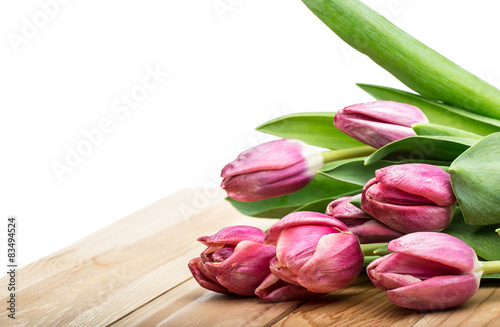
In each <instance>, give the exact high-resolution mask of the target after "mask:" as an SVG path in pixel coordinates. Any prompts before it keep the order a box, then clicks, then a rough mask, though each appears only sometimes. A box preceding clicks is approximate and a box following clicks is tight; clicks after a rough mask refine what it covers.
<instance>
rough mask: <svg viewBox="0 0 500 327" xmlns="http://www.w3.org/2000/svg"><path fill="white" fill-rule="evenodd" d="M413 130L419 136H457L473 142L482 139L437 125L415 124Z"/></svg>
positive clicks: (462, 131)
mask: <svg viewBox="0 0 500 327" xmlns="http://www.w3.org/2000/svg"><path fill="white" fill-rule="evenodd" d="M412 128H413V130H414V131H415V133H417V135H434V136H455V137H463V138H468V139H473V140H480V139H482V136H481V135H477V134H474V133H471V132H467V131H464V130H461V129H458V128H453V127H449V126H443V125H437V124H414V125H413V126H412Z"/></svg>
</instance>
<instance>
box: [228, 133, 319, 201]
mask: <svg viewBox="0 0 500 327" xmlns="http://www.w3.org/2000/svg"><path fill="white" fill-rule="evenodd" d="M321 167H323V157H322V156H321V153H320V152H319V151H317V150H316V149H315V148H313V147H311V146H309V145H307V144H306V143H304V142H301V141H298V140H293V139H281V140H275V141H271V142H267V143H263V144H260V145H258V146H256V147H253V148H251V149H248V150H246V151H244V152H242V153H240V155H239V156H238V157H237V158H236V160H234V161H233V162H231V163H229V164H227V165H226V166H225V167H224V168H223V169H222V172H221V176H222V177H223V180H222V184H221V187H222V188H223V189H224V190H225V191H226V192H227V195H228V196H229V197H230V198H231V199H234V200H238V201H243V202H250V201H258V200H264V199H268V198H272V197H277V196H282V195H286V194H290V193H293V192H295V191H298V190H300V189H301V188H303V187H304V186H306V185H307V184H309V182H311V181H312V180H313V179H314V177H315V176H316V173H317V171H318V170H319V169H320V168H321Z"/></svg>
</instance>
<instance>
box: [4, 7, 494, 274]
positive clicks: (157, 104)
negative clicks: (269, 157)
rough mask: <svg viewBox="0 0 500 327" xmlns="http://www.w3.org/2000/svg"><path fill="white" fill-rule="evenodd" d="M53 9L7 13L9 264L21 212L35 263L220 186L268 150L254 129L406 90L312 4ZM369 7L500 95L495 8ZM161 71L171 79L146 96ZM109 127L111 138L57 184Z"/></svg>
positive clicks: (24, 258)
mask: <svg viewBox="0 0 500 327" xmlns="http://www.w3.org/2000/svg"><path fill="white" fill-rule="evenodd" d="M55 1H56V0H52V1H49V0H41V1H33V0H30V1H27V0H25V1H2V2H1V4H0V22H1V23H0V24H1V26H0V28H1V29H0V36H1V37H2V38H1V40H2V41H1V42H0V59H1V60H0V87H1V93H0V95H1V96H0V108H1V109H0V110H1V115H0V137H1V139H0V149H1V152H0V153H1V157H0V167H1V169H0V177H1V178H0V183H1V184H0V192H1V193H0V231H1V234H0V236H1V242H2V244H1V246H2V247H1V249H2V250H1V252H0V261H2V262H3V261H5V260H6V248H5V243H6V234H5V229H6V219H7V216H8V215H16V216H17V218H18V222H19V228H18V240H17V242H18V250H19V255H18V262H19V264H20V265H21V266H24V265H27V264H29V263H30V262H33V261H35V260H37V259H39V258H41V257H43V256H46V255H49V254H50V253H52V252H54V251H56V250H58V249H60V248H61V247H63V246H66V245H68V244H71V243H72V242H74V241H76V240H78V239H80V238H82V237H84V236H85V235H88V234H90V233H92V232H94V231H96V230H98V229H100V228H102V227H104V226H106V225H109V224H110V223H112V222H114V221H116V220H118V219H120V218H122V217H124V216H126V215H128V214H130V213H132V212H134V211H136V210H139V209H141V208H143V207H145V206H147V205H149V204H151V203H153V202H155V201H157V200H159V199H161V198H163V197H165V196H168V195H169V194H172V193H173V192H175V191H177V190H179V189H181V188H185V187H208V188H212V189H214V188H216V185H217V184H218V183H219V179H218V175H219V173H220V170H221V168H222V167H223V166H224V165H225V164H226V163H227V162H229V161H231V160H233V159H234V158H235V157H236V155H237V154H238V152H240V151H242V150H244V149H246V148H248V147H250V146H253V145H256V144H258V143H260V142H263V141H267V140H269V139H270V138H269V137H266V136H264V135H262V136H261V135H259V134H258V133H256V132H254V131H253V129H254V128H255V127H256V126H258V125H259V124H261V123H263V122H265V121H267V120H269V119H272V118H275V117H277V116H280V115H283V114H290V113H294V112H302V111H335V110H338V109H340V108H342V107H345V106H347V105H350V104H353V103H358V102H366V101H371V100H372V99H371V98H370V97H369V96H367V95H366V94H364V93H363V92H362V91H361V90H360V89H358V88H357V87H356V86H355V83H357V82H362V83H373V84H379V85H386V86H392V87H396V88H400V89H406V87H404V86H403V85H401V83H400V82H399V81H397V80H396V79H394V78H393V77H392V76H391V75H389V74H388V73H387V72H385V71H384V70H382V69H381V68H379V67H378V66H377V65H376V64H374V63H373V62H371V61H370V60H369V59H367V58H366V57H364V56H363V55H360V54H359V53H355V52H353V51H352V50H351V49H350V48H349V47H348V46H346V45H345V44H344V43H343V42H342V41H340V40H339V39H338V37H337V36H336V35H335V34H334V33H333V32H331V31H330V30H329V29H328V28H327V27H326V26H324V25H323V23H322V22H321V21H320V20H319V19H317V18H316V17H315V16H314V15H313V14H312V13H311V12H310V11H309V10H308V9H307V8H306V7H305V6H304V5H303V3H302V2H301V1H300V0H272V1H269V0H220V1H219V0H191V1H173V0H170V1H158V0H156V1H153V0H141V1H138V0H137V1H130V0H108V1H97V0H86V1H81V0H66V1H65V2H66V3H65V4H59V5H58V7H57V8H56V7H54V6H52V7H51V9H50V10H51V11H52V12H51V14H52V15H51V16H48V15H47V14H44V12H43V8H42V7H43V6H42V5H41V4H43V3H58V2H55ZM62 2H63V1H62V0H61V3H62ZM365 3H367V4H368V5H370V6H371V7H372V8H374V9H375V10H377V11H379V12H382V13H384V15H385V16H386V17H387V18H389V19H390V20H391V21H393V22H394V23H395V24H396V25H398V26H400V27H401V28H403V29H404V30H406V31H407V32H408V33H410V34H412V35H413V36H415V37H417V38H418V39H420V40H421V41H423V42H424V43H426V44H427V45H429V46H431V47H432V48H434V49H435V50H437V51H438V52H441V53H442V54H443V55H445V56H447V57H449V58H450V59H452V60H453V61H455V62H456V63H458V64H460V65H462V66H463V67H464V68H466V69H468V70H470V71H472V72H473V73H475V74H476V75H479V76H480V77H482V78H484V79H486V80H488V81H489V82H490V83H492V84H494V85H496V86H498V85H499V83H497V82H500V63H499V58H500V45H499V44H500V42H499V41H498V40H499V31H500V20H499V19H498V13H499V12H500V11H499V9H500V5H499V4H498V1H494V0H490V1H486V0H483V1H474V3H472V2H471V1H452V0H447V1H443V0H442V1H431V0H426V1H423V0H420V1H410V0H378V1H375V0H373V1H369V0H366V1H365ZM216 5H219V7H216ZM224 5H225V7H224ZM44 15H45V16H44ZM44 17H45V18H47V17H48V18H47V19H45V20H44ZM34 23H37V24H38V25H39V27H37V26H35V29H33V26H32V28H31V29H30V28H29V26H28V25H30V24H34ZM20 38H23V39H22V41H20ZM148 67H149V68H148ZM148 69H157V70H160V71H161V72H168V77H162V78H160V80H161V82H160V83H157V84H156V85H152V84H148V85H150V86H151V85H152V86H154V89H153V87H150V90H149V91H147V92H146V93H140V91H141V87H142V83H143V80H144V78H147V77H146V76H147V75H148V74H149V73H148V71H147V70H148ZM151 81H152V80H149V82H151ZM142 90H144V89H142ZM133 92H138V93H136V94H135V97H136V99H138V96H139V97H140V100H141V101H137V102H136V104H137V105H136V106H135V108H130V107H129V108H128V109H127V108H125V109H124V107H119V106H123V105H124V102H122V101H123V100H122V99H123V98H122V97H124V96H130V95H131V93H133ZM132 95H133V94H132ZM118 107H119V108H118ZM113 108H115V109H113ZM117 108H118V109H117ZM120 108H121V109H120ZM120 110H121V111H120ZM124 110H130V112H129V113H128V115H126V114H125V113H124ZM103 119H105V120H107V122H108V123H111V125H112V127H110V128H109V129H108V130H107V131H108V133H106V134H103V136H102V138H100V139H99V138H98V139H97V141H96V142H97V144H96V145H93V146H92V147H91V148H88V147H87V149H86V151H87V153H86V155H85V156H82V157H81V160H79V161H76V159H75V158H73V162H72V164H73V166H74V167H69V166H68V168H70V169H71V171H65V172H64V173H62V174H60V178H58V176H57V174H56V173H55V172H54V168H53V166H54V165H57V163H58V164H61V165H67V162H66V160H67V157H68V155H69V153H70V152H71V151H72V150H75V151H76V149H78V146H79V145H80V146H83V145H82V144H85V142H87V141H86V140H87V139H86V137H85V133H86V132H90V131H92V130H94V129H96V128H99V124H100V122H101V121H102V120H103ZM82 142H83V143H82ZM87 144H88V143H87ZM71 149H72V150H71ZM82 149H83V148H82ZM82 149H80V150H82ZM144 223H145V224H147V223H148V222H147V221H145V222H144ZM2 256H4V257H5V258H4V259H2V258H1V257H2Z"/></svg>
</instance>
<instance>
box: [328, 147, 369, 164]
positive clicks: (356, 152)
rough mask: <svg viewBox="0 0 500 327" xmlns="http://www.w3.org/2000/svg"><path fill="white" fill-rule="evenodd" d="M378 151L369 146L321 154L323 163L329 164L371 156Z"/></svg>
mask: <svg viewBox="0 0 500 327" xmlns="http://www.w3.org/2000/svg"><path fill="white" fill-rule="evenodd" d="M376 150H377V149H375V148H372V147H371V146H368V145H367V146H358V147H354V148H348V149H340V150H330V151H324V152H321V155H322V156H323V163H327V162H332V161H337V160H344V159H351V158H358V157H365V156H369V155H370V154H372V153H373V152H375V151H376Z"/></svg>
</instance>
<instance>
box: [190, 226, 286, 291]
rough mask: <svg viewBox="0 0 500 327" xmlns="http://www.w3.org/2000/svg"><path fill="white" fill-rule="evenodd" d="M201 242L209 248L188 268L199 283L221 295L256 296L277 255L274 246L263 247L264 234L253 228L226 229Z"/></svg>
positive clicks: (200, 239) (234, 227)
mask: <svg viewBox="0 0 500 327" xmlns="http://www.w3.org/2000/svg"><path fill="white" fill-rule="evenodd" d="M198 241H200V242H201V243H203V244H205V245H206V246H207V248H206V249H205V251H203V252H202V253H201V255H200V257H199V258H194V259H192V260H191V261H189V264H188V267H189V269H190V271H191V273H192V274H193V276H194V278H195V279H196V281H197V282H198V284H200V285H201V286H202V287H204V288H206V289H209V290H211V291H214V292H219V293H236V294H239V295H245V296H251V295H254V292H255V289H256V288H257V287H258V286H259V285H260V284H261V283H262V281H263V280H264V279H265V278H266V277H267V276H268V275H269V261H270V260H271V259H272V258H273V257H274V256H275V255H276V249H275V247H274V246H271V245H264V244H263V241H264V232H263V231H262V230H260V229H258V228H255V227H251V226H233V227H226V228H223V229H221V230H220V231H219V232H217V233H215V234H214V235H212V236H202V237H200V238H198Z"/></svg>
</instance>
